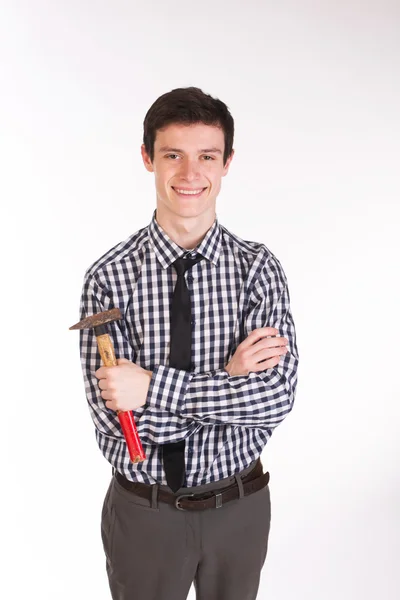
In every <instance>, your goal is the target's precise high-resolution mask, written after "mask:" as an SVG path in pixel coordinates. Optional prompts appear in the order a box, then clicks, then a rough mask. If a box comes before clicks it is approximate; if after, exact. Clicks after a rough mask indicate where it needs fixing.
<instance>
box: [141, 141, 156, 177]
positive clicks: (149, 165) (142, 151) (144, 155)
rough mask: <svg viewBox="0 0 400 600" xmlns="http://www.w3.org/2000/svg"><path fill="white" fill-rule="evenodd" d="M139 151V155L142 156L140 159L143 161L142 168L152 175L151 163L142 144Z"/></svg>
mask: <svg viewBox="0 0 400 600" xmlns="http://www.w3.org/2000/svg"><path fill="white" fill-rule="evenodd" d="M140 151H141V154H142V159H143V164H144V166H145V167H146V169H147V170H148V171H150V173H152V172H153V171H154V169H153V163H152V162H151V160H150V156H149V155H148V154H147V152H146V148H145V145H144V144H142V145H141V147H140Z"/></svg>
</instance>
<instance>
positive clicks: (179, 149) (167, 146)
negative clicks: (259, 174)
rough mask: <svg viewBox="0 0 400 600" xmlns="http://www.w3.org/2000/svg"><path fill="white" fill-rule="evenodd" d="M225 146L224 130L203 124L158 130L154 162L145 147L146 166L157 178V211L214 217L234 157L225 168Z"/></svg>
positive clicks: (182, 215)
mask: <svg viewBox="0 0 400 600" xmlns="http://www.w3.org/2000/svg"><path fill="white" fill-rule="evenodd" d="M224 144H225V140H224V133H223V131H222V129H220V128H219V127H214V126H211V125H204V124H203V123H196V124H195V125H182V124H172V125H168V126H167V127H166V128H165V129H164V130H158V131H157V135H156V140H155V143H154V160H153V162H151V161H150V158H149V156H148V154H147V152H146V150H145V147H144V144H142V148H141V150H142V158H143V162H144V164H145V167H146V169H147V170H148V171H151V172H154V175H155V183H156V193H157V208H160V209H161V211H162V212H163V213H164V214H165V212H168V213H171V212H172V213H174V215H179V216H181V217H197V216H200V215H203V214H204V213H208V214H209V215H210V216H212V215H214V214H215V201H216V198H217V196H218V194H219V191H220V189H221V178H222V177H224V176H225V175H226V174H227V172H228V169H229V165H230V163H231V161H232V158H233V154H234V152H233V151H232V154H231V156H230V157H229V158H228V160H227V163H226V165H225V166H224V165H223V153H224ZM185 191H186V192H195V193H194V194H193V193H191V194H185V193H184V192H185Z"/></svg>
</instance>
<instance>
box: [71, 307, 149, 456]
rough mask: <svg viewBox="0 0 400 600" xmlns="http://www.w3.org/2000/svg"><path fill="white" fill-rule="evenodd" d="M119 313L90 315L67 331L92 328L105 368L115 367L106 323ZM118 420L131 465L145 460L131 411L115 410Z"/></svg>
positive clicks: (112, 347)
mask: <svg viewBox="0 0 400 600" xmlns="http://www.w3.org/2000/svg"><path fill="white" fill-rule="evenodd" d="M121 318H122V316H121V311H120V309H119V308H112V309H111V310H105V311H103V312H99V313H96V314H95V315H90V316H89V317H86V319H82V321H79V323H76V324H75V325H72V327H70V328H69V329H91V328H92V327H93V328H94V334H95V336H96V339H97V345H98V348H99V352H100V356H101V358H102V360H103V363H104V365H105V366H106V367H114V366H116V365H117V360H116V358H115V352H114V346H113V343H112V340H111V338H110V336H109V335H108V333H107V327H106V323H111V322H112V321H115V320H116V319H121ZM117 415H118V420H119V422H120V425H121V429H122V432H123V434H124V437H125V440H126V443H127V446H128V450H129V456H130V459H131V461H132V462H133V463H138V462H141V461H142V460H145V458H146V456H145V454H144V452H143V448H142V444H141V442H140V438H139V435H138V432H137V429H136V425H135V421H134V419H133V415H132V411H131V410H127V411H122V410H117Z"/></svg>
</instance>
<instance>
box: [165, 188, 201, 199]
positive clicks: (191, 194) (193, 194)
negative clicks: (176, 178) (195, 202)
mask: <svg viewBox="0 0 400 600" xmlns="http://www.w3.org/2000/svg"><path fill="white" fill-rule="evenodd" d="M171 187H172V189H173V190H174V192H175V194H177V195H178V196H180V197H181V198H198V197H199V196H201V194H202V193H203V192H204V191H205V190H206V189H207V188H206V187H204V188H198V189H194V190H182V189H180V188H175V187H174V186H171Z"/></svg>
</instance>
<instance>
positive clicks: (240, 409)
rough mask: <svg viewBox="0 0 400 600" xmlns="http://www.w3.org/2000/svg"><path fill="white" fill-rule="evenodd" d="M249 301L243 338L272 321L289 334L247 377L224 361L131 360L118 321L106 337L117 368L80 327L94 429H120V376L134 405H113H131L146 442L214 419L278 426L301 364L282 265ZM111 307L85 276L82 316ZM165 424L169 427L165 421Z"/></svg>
mask: <svg viewBox="0 0 400 600" xmlns="http://www.w3.org/2000/svg"><path fill="white" fill-rule="evenodd" d="M251 305H252V307H253V308H252V309H251V310H250V311H249V312H248V314H247V315H246V316H245V319H244V332H245V337H247V336H248V335H249V334H250V333H251V332H252V331H254V330H255V329H258V328H262V327H275V328H276V329H277V330H278V331H279V334H280V335H281V336H285V337H286V339H287V340H288V344H287V349H288V352H287V354H286V355H285V356H282V357H281V359H280V361H279V363H278V364H277V365H275V366H274V367H273V368H266V369H264V370H263V371H259V372H250V373H249V374H248V375H234V376H231V375H229V373H228V372H227V371H226V370H225V367H224V368H219V369H215V370H213V371H209V372H205V373H191V372H188V371H184V370H180V369H175V368H173V367H169V366H166V365H156V366H155V367H154V368H153V371H148V370H146V369H142V367H140V366H139V365H137V364H135V362H134V356H133V354H134V352H133V349H132V347H131V345H130V343H129V341H128V336H127V334H126V330H125V328H124V325H123V322H119V321H115V322H113V323H112V324H110V335H111V337H112V340H113V343H114V346H115V352H116V356H120V357H124V358H123V359H122V358H121V359H119V360H118V366H117V367H104V366H101V359H100V356H99V353H98V349H97V342H96V338H95V336H94V332H93V331H91V330H81V332H80V350H81V362H82V369H83V374H84V381H85V390H86V395H87V400H88V403H89V407H90V412H91V416H92V419H93V421H94V424H95V426H96V427H97V429H99V431H101V432H102V433H105V434H106V435H109V436H117V437H120V436H121V435H122V434H121V431H120V427H119V422H118V419H117V416H116V413H115V409H116V407H117V404H116V402H117V397H116V396H117V391H118V390H117V388H118V385H117V380H118V377H119V378H120V385H119V389H120V402H123V394H122V392H121V390H124V391H125V396H124V397H125V399H126V400H127V401H128V402H131V403H132V404H131V405H130V406H129V407H126V406H125V407H124V406H123V405H121V404H120V405H119V406H118V408H120V409H121V410H128V409H133V410H134V411H135V412H134V416H135V421H136V425H137V428H138V433H139V435H140V437H141V438H142V439H143V440H144V441H145V439H146V438H147V439H148V440H150V441H153V442H155V443H157V442H158V443H166V442H168V441H179V439H183V438H184V437H186V436H187V435H189V434H191V433H193V431H194V430H195V429H198V428H199V427H201V426H206V425H214V424H230V425H237V426H242V427H256V428H263V429H268V430H271V429H273V428H274V427H276V426H277V425H279V423H280V422H281V421H282V420H283V419H284V418H285V417H286V415H287V414H288V413H289V412H290V410H291V409H292V406H293V403H294V398H295V392H296V385H297V366H298V350H297V345H296V333H295V328H294V323H293V319H292V315H291V311H290V298H289V291H288V287H287V282H286V277H285V275H284V273H283V270H282V269H277V270H276V277H275V278H274V280H273V282H271V281H268V278H267V277H265V278H264V279H263V278H261V279H260V280H259V282H258V285H257V286H256V287H255V289H254V297H253V302H252V303H251ZM112 307H113V306H112V302H111V300H110V297H109V296H108V295H107V294H106V293H105V291H104V290H103V289H102V287H101V286H100V285H99V283H98V282H97V280H96V278H95V277H94V276H93V275H89V274H86V276H85V281H84V285H83V290H82V296H81V305H80V311H81V314H80V318H81V319H83V318H84V317H86V316H88V315H90V314H94V313H96V312H100V311H103V310H108V309H109V308H112ZM118 369H119V374H118V377H117V370H118ZM123 371H124V373H123ZM113 379H114V384H115V385H112V383H113ZM98 380H99V381H98ZM102 382H103V383H102ZM121 382H122V383H121ZM128 382H130V383H128ZM107 386H108V387H107ZM101 390H103V391H101ZM163 423H164V424H166V425H168V426H167V427H163V426H162V424H163Z"/></svg>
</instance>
